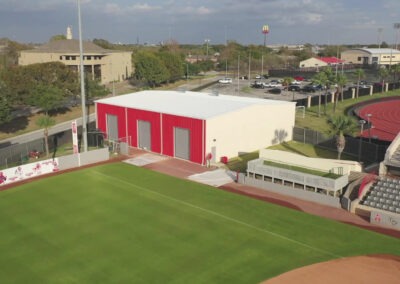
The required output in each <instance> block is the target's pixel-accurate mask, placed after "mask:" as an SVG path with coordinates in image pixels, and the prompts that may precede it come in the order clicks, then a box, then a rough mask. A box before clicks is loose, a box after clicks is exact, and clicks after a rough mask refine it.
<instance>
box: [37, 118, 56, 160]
mask: <svg viewBox="0 0 400 284" xmlns="http://www.w3.org/2000/svg"><path fill="white" fill-rule="evenodd" d="M55 123H56V122H55V120H54V119H52V118H51V117H50V116H49V115H48V114H45V115H42V116H40V117H39V118H38V119H37V121H36V124H37V126H39V127H40V128H43V134H44V144H45V148H46V156H49V129H50V127H52V126H53V125H55Z"/></svg>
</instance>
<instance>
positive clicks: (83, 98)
mask: <svg viewBox="0 0 400 284" xmlns="http://www.w3.org/2000/svg"><path fill="white" fill-rule="evenodd" d="M78 26H79V61H80V71H81V74H80V75H81V104H82V140H83V151H84V152H87V150H88V142H87V129H86V98H85V69H84V65H83V45H82V21H81V1H80V0H78Z"/></svg>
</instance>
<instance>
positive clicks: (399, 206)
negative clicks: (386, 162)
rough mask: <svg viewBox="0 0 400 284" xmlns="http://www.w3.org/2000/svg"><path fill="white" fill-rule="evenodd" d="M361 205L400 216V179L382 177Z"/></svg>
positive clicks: (371, 188) (373, 185)
mask: <svg viewBox="0 0 400 284" xmlns="http://www.w3.org/2000/svg"><path fill="white" fill-rule="evenodd" d="M360 204H362V205H365V206H369V207H373V208H377V209H380V210H385V211H389V212H392V213H396V214H400V179H394V178H388V177H380V178H379V179H377V180H376V181H375V182H374V183H373V184H372V186H371V187H370V189H369V191H368V192H367V193H366V194H365V195H364V197H363V199H362V200H361V202H360Z"/></svg>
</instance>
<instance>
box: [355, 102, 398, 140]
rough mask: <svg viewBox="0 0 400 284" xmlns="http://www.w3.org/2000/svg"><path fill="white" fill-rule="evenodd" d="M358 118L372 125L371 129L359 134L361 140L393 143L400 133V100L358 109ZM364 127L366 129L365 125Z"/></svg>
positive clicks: (377, 103)
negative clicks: (367, 139) (370, 139)
mask: <svg viewBox="0 0 400 284" xmlns="http://www.w3.org/2000/svg"><path fill="white" fill-rule="evenodd" d="M368 114H370V116H369V117H368ZM358 116H359V117H360V118H361V119H364V120H365V121H366V122H368V121H369V122H370V123H371V124H372V128H370V129H369V130H368V129H366V130H364V131H363V133H361V136H362V137H363V138H369V137H371V138H373V139H379V140H383V141H393V140H394V138H395V137H396V135H397V134H398V133H399V132H400V98H399V99H393V100H388V101H382V102H376V103H372V104H369V105H366V106H364V107H361V108H360V109H358ZM365 127H366V128H367V124H365ZM370 135H371V136H370Z"/></svg>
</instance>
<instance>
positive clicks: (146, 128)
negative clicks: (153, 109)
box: [138, 120, 151, 151]
mask: <svg viewBox="0 0 400 284" xmlns="http://www.w3.org/2000/svg"><path fill="white" fill-rule="evenodd" d="M138 136H139V137H138V139H139V141H138V145H139V148H142V149H146V150H149V151H151V124H150V122H149V121H144V120H138Z"/></svg>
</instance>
